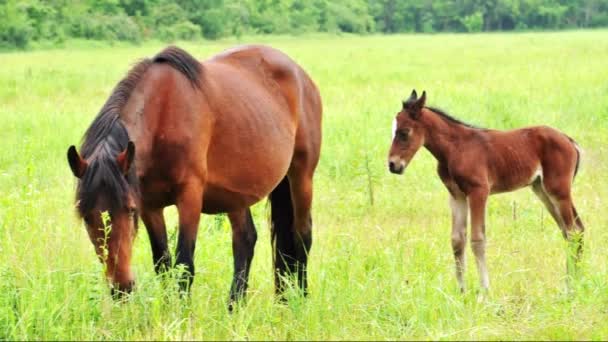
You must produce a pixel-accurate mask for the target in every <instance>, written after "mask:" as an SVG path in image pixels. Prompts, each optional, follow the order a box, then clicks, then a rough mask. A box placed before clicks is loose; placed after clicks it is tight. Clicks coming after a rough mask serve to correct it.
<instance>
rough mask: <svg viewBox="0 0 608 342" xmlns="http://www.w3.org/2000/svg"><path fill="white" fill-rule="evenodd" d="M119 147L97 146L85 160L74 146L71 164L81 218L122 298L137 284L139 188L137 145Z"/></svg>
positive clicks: (129, 143)
mask: <svg viewBox="0 0 608 342" xmlns="http://www.w3.org/2000/svg"><path fill="white" fill-rule="evenodd" d="M116 147H117V146H114V148H112V146H110V145H109V144H108V145H107V146H103V145H101V146H97V148H96V149H95V150H94V152H93V153H91V154H90V155H89V156H87V157H86V158H83V157H81V156H80V155H79V154H78V152H77V151H76V148H75V147H74V146H71V147H70V148H69V149H68V162H69V164H70V168H71V169H72V172H73V173H74V176H76V177H77V178H78V188H77V193H76V203H77V204H76V207H77V211H78V214H79V216H80V217H81V218H82V219H83V220H84V222H85V225H86V228H87V232H88V234H89V237H90V239H91V242H92V243H93V245H94V247H95V251H96V253H97V255H98V256H99V260H100V261H101V262H102V263H104V264H105V272H106V278H107V279H108V281H109V282H110V284H111V286H112V293H113V294H120V293H125V292H129V291H131V288H132V287H133V284H134V281H133V275H132V273H131V269H130V263H131V262H130V259H131V249H132V245H133V240H134V238H135V232H136V227H137V215H136V193H137V188H136V185H135V184H136V182H135V177H136V176H135V172H134V170H132V168H131V165H132V163H133V158H134V155H135V145H134V144H133V142H131V141H129V142H128V144H127V146H126V148H124V150H122V151H120V150H119V149H117V148H116ZM83 155H84V154H83ZM102 213H107V215H106V214H102Z"/></svg>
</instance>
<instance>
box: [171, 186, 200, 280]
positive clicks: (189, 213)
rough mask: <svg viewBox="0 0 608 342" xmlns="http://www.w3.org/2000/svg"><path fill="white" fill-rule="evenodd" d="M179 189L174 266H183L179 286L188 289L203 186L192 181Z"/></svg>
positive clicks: (192, 277) (191, 276)
mask: <svg viewBox="0 0 608 342" xmlns="http://www.w3.org/2000/svg"><path fill="white" fill-rule="evenodd" d="M180 190H181V191H180V192H179V193H178V195H177V201H176V204H177V212H178V215H179V234H178V238H177V248H176V251H175V258H176V260H175V266H179V265H183V266H184V268H185V271H186V274H184V275H183V277H184V278H183V279H182V281H180V287H181V288H182V290H188V289H189V288H190V286H191V285H192V281H193V280H194V248H195V246H196V234H197V232H198V223H199V221H200V218H201V209H202V208H203V186H202V184H201V183H200V182H196V181H193V182H188V183H185V184H183V186H182V187H181V189H180Z"/></svg>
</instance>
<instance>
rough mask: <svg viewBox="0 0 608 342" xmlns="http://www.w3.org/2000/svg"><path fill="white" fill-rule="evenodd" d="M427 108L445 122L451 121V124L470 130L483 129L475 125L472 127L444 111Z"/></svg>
mask: <svg viewBox="0 0 608 342" xmlns="http://www.w3.org/2000/svg"><path fill="white" fill-rule="evenodd" d="M426 108H428V109H430V110H431V111H433V112H434V113H435V114H437V115H439V116H440V117H441V118H442V119H444V120H447V121H450V122H453V123H455V124H458V125H462V126H465V127H469V128H475V129H483V128H481V127H478V126H475V125H471V124H469V123H466V122H464V121H461V120H459V119H456V118H455V117H453V116H451V115H450V114H448V113H446V112H445V111H444V110H442V109H439V108H437V107H429V106H427V107H426Z"/></svg>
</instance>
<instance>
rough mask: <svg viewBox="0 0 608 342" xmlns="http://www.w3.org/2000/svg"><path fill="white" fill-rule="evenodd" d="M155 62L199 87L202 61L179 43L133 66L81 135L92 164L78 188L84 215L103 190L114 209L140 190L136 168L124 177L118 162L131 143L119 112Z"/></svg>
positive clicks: (83, 153) (85, 152) (87, 156)
mask: <svg viewBox="0 0 608 342" xmlns="http://www.w3.org/2000/svg"><path fill="white" fill-rule="evenodd" d="M153 64H168V65H170V66H171V67H172V68H174V69H175V70H177V71H179V72H180V73H181V74H182V75H184V76H185V77H186V78H187V79H188V80H189V81H190V83H191V84H192V85H193V87H195V88H200V73H201V69H202V66H201V64H200V63H199V62H198V61H197V60H196V59H195V58H194V57H192V56H191V55H190V54H189V53H188V52H186V51H184V50H182V49H180V48H178V47H176V46H170V47H168V48H166V49H164V50H163V51H161V52H160V53H158V54H157V55H156V56H155V57H154V58H152V59H149V58H144V59H142V60H140V61H139V62H137V63H136V64H135V66H133V68H131V70H130V71H129V72H128V73H127V75H126V76H125V77H124V78H123V79H122V80H121V81H120V82H119V83H118V84H117V85H116V87H115V88H114V90H113V91H112V94H111V95H110V97H109V98H108V100H107V101H106V102H105V104H104V105H103V107H102V108H101V110H100V111H99V113H98V114H97V116H96V117H95V119H94V120H93V122H92V123H91V126H89V128H88V129H87V131H86V132H85V134H84V136H83V138H82V146H81V148H80V153H81V154H82V157H83V158H84V159H86V160H87V161H88V163H89V165H88V167H87V172H85V174H84V175H83V177H82V178H81V179H80V180H79V182H78V186H77V189H76V199H77V200H78V201H79V205H78V209H79V212H80V214H81V215H84V214H85V213H86V212H88V211H90V210H91V209H93V208H94V207H95V205H96V200H97V196H98V195H99V194H100V193H103V194H104V195H106V196H107V200H108V202H109V203H108V204H109V206H110V208H111V209H116V208H120V207H123V206H124V204H125V203H124V202H125V200H126V195H127V194H128V193H129V191H132V192H133V194H135V195H138V193H139V191H138V184H137V177H136V174H135V167H131V168H130V171H129V172H128V174H127V175H126V176H125V175H123V173H122V171H121V170H120V168H119V166H118V163H117V162H116V156H117V155H118V153H120V152H122V151H124V150H125V149H126V148H127V144H128V143H129V134H128V132H127V129H126V127H125V126H124V124H123V122H122V121H121V120H120V112H121V111H122V109H123V107H124V106H125V105H126V104H127V102H128V101H129V98H130V96H131V93H132V92H133V90H134V89H135V87H136V86H137V84H138V83H139V81H140V80H141V79H142V77H143V76H144V74H145V73H146V71H147V70H148V69H149V68H150V66H152V65H153Z"/></svg>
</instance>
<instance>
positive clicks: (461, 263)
mask: <svg viewBox="0 0 608 342" xmlns="http://www.w3.org/2000/svg"><path fill="white" fill-rule="evenodd" d="M450 207H451V208H452V250H453V251H454V259H455V261H456V279H457V280H458V286H459V287H460V291H461V292H464V288H465V286H464V279H463V275H464V271H465V266H466V265H465V261H466V260H465V247H466V244H467V215H468V213H469V212H468V209H469V208H468V207H467V199H466V198H465V197H462V198H455V197H453V196H450Z"/></svg>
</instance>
